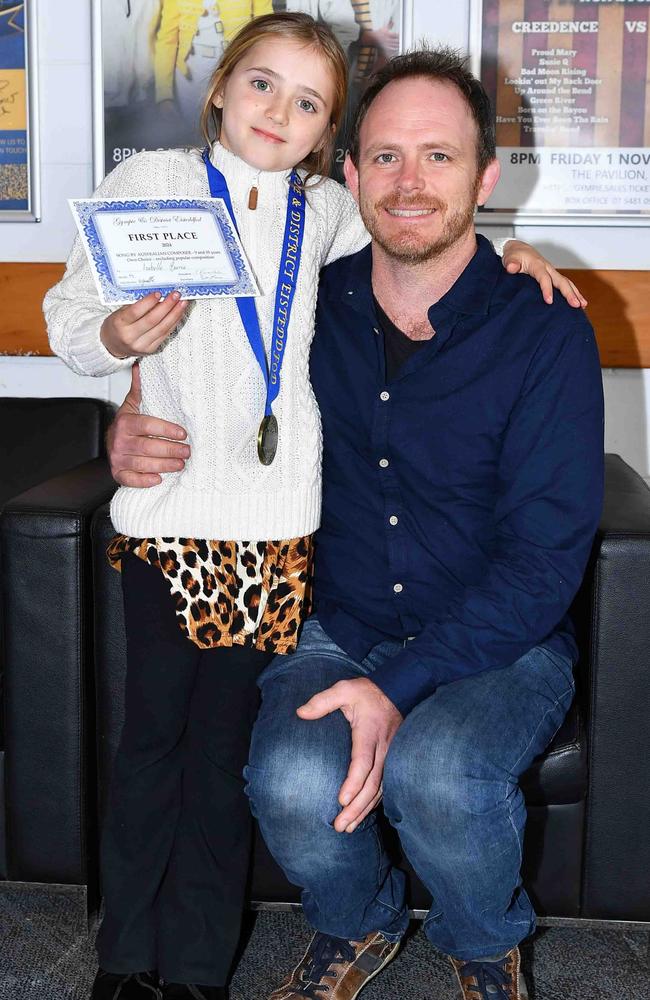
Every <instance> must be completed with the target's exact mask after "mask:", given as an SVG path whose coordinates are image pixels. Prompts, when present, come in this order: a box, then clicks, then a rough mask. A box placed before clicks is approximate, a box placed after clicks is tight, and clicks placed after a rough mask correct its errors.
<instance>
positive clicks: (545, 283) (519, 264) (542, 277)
mask: <svg viewBox="0 0 650 1000" xmlns="http://www.w3.org/2000/svg"><path fill="white" fill-rule="evenodd" d="M503 266H504V267H505V269H506V271H507V272H508V274H529V275H530V276H531V278H534V279H535V281H536V282H537V283H538V285H539V286H540V288H541V290H542V296H543V298H544V302H547V303H548V304H549V305H550V303H551V302H552V301H553V289H554V288H557V290H558V292H560V293H561V294H562V295H563V296H564V298H565V299H566V300H567V302H568V303H569V305H570V306H573V307H574V308H575V309H584V308H585V306H586V305H587V300H586V298H585V297H584V295H583V294H582V293H581V291H580V290H579V288H577V287H576V285H574V284H573V282H572V281H570V280H569V278H565V276H564V275H563V274H560V272H559V271H557V270H556V269H555V268H554V267H553V265H552V264H551V263H549V261H547V259H546V257H543V256H542V255H541V253H538V252H537V250H535V248H534V247H531V246H530V245H529V244H528V243H524V242H523V240H508V242H507V243H506V245H505V247H504V248H503Z"/></svg>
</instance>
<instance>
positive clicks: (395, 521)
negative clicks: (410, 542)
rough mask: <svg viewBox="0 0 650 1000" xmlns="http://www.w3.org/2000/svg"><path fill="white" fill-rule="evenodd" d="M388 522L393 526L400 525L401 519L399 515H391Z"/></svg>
mask: <svg viewBox="0 0 650 1000" xmlns="http://www.w3.org/2000/svg"><path fill="white" fill-rule="evenodd" d="M388 520H389V522H390V523H391V524H392V525H396V524H399V517H398V516H397V514H391V516H390V517H389V518H388Z"/></svg>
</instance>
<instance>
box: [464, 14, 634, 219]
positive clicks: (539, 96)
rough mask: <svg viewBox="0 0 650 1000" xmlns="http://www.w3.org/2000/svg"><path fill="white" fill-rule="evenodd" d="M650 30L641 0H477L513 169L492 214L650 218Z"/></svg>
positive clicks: (501, 151)
mask: <svg viewBox="0 0 650 1000" xmlns="http://www.w3.org/2000/svg"><path fill="white" fill-rule="evenodd" d="M649 36H650V4H648V3H644V2H639V0H616V3H604V2H602V0H601V2H599V0H575V2H574V0H472V53H473V58H474V67H473V68H474V71H475V73H476V74H477V75H478V76H480V78H481V80H482V81H483V83H484V85H485V87H486V89H487V91H488V94H489V95H490V99H491V101H492V102H493V106H494V112H495V124H496V140H497V155H498V157H499V160H500V162H501V171H502V174H501V180H500V182H499V184H498V185H497V187H496V189H495V191H494V194H493V195H492V197H491V198H490V202H489V205H488V207H487V208H486V209H483V210H480V219H481V223H484V222H488V223H489V222H490V221H493V222H495V223H496V222H498V223H503V222H506V221H507V222H512V221H526V222H528V223H531V224H534V223H536V222H537V223H541V224H549V223H551V224H552V223H555V224H561V225H566V224H567V216H568V217H574V218H576V219H579V220H580V225H590V224H594V225H599V224H601V221H602V219H603V218H607V219H610V220H612V219H615V220H616V225H649V224H650V89H649V87H650V46H649V40H650V39H649ZM610 224H611V223H610Z"/></svg>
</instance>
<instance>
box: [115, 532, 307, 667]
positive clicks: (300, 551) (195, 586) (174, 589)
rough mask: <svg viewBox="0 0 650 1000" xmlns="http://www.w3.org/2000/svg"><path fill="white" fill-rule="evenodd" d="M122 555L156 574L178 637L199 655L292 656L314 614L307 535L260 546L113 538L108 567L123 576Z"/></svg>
mask: <svg viewBox="0 0 650 1000" xmlns="http://www.w3.org/2000/svg"><path fill="white" fill-rule="evenodd" d="M127 552H132V553H133V554H134V555H135V556H138V557H139V558H140V559H144V561H145V562H148V563H149V564H150V565H151V566H155V567H156V568H157V569H159V570H160V571H161V573H162V574H163V576H164V578H165V580H166V581H167V584H168V586H169V589H170V592H171V595H172V598H173V600H174V604H175V609H176V618H177V621H178V624H179V626H180V628H181V631H182V632H183V634H184V635H185V636H187V638H188V639H190V640H191V641H192V642H194V643H195V644H196V645H197V646H200V647H201V648H202V649H213V648H215V647H217V646H252V647H254V648H255V649H261V650H264V651H265V652H268V653H292V652H293V651H294V650H295V648H296V645H297V642H298V630H299V628H300V625H301V623H302V621H303V620H304V619H305V618H306V617H307V615H308V614H309V612H310V610H311V580H312V558H313V536H312V535H307V536H305V537H304V538H291V539H289V540H284V541H265V542H218V541H205V540H203V539H197V538H129V537H127V536H126V535H117V536H116V537H115V538H114V539H113V540H112V541H111V543H110V545H109V546H108V549H107V555H108V559H109V562H110V563H111V565H112V566H114V567H115V568H116V569H118V570H119V569H121V560H122V556H123V555H125V554H126V553H127Z"/></svg>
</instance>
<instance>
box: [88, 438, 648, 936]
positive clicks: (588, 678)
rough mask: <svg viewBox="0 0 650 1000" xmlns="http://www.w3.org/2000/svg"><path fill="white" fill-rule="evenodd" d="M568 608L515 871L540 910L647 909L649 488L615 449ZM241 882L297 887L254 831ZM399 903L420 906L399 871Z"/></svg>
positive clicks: (110, 635)
mask: <svg viewBox="0 0 650 1000" xmlns="http://www.w3.org/2000/svg"><path fill="white" fill-rule="evenodd" d="M111 534H112V528H111V525H110V520H109V518H108V509H107V507H104V508H102V509H100V510H98V511H97V514H96V515H95V517H94V519H93V526H92V535H93V557H94V561H95V569H94V579H95V622H94V627H95V670H96V684H97V737H98V769H99V795H100V809H103V804H104V801H105V796H106V790H107V785H108V780H109V774H110V766H111V758H112V755H113V753H114V750H115V747H116V742H117V738H118V733H119V728H120V724H121V717H122V696H121V689H122V677H123V672H124V627H123V621H122V608H121V602H120V585H119V576H118V574H117V573H115V571H114V570H112V569H110V568H109V567H107V564H106V558H105V549H106V545H107V543H108V541H109V539H110V537H111ZM574 613H575V620H576V623H577V627H578V631H579V634H580V648H581V659H580V664H579V667H578V674H577V676H578V694H577V697H576V700H575V703H574V705H573V707H572V708H571V710H570V712H569V714H568V716H567V719H566V721H565V723H564V725H563V726H562V728H561V730H560V732H559V733H558V734H557V736H556V738H555V739H554V741H553V743H552V744H551V746H550V747H549V749H548V751H547V752H546V754H545V755H544V756H543V757H542V758H540V759H539V760H538V761H537V762H536V763H535V764H534V766H533V767H532V768H531V769H530V771H529V772H528V773H527V774H526V776H525V780H524V789H525V794H526V801H527V805H528V817H529V818H528V825H527V833H526V843H525V852H524V872H525V881H526V885H527V887H528V888H529V890H530V892H531V894H532V896H533V898H534V900H535V903H536V906H537V910H538V912H539V913H540V914H544V915H548V916H553V917H590V918H593V919H608V920H614V919H615V920H635V921H650V836H649V835H648V833H647V831H648V830H649V829H650V795H649V792H650V778H649V777H648V773H647V760H648V759H649V757H650V724H649V723H648V715H649V714H650V490H649V489H648V488H647V486H646V485H645V483H644V481H643V480H642V479H641V477H640V476H638V475H637V474H636V473H635V472H634V471H633V470H632V469H631V468H630V467H629V466H628V465H626V464H625V462H623V461H622V459H620V458H619V457H618V456H617V455H609V456H607V472H606V501H605V509H604V512H603V517H602V522H601V527H600V532H599V535H598V538H597V540H596V543H595V545H594V550H593V555H592V559H591V563H590V565H589V568H588V571H587V573H586V576H585V581H584V584H583V587H582V590H581V592H580V593H579V594H578V596H577V598H576V601H575V604H574ZM406 867H407V868H408V865H407V866H406ZM250 895H251V898H252V899H253V900H254V901H257V902H264V903H276V904H277V903H287V902H297V901H298V900H299V895H298V892H297V890H296V889H295V888H294V887H293V886H291V885H289V883H288V882H287V881H286V879H285V878H284V876H283V874H282V873H281V871H280V870H279V868H278V867H277V866H276V865H275V863H274V862H273V860H272V858H271V857H270V855H269V854H268V852H267V850H266V848H265V847H264V844H263V842H262V841H261V838H260V837H259V836H257V837H256V844H255V858H254V866H253V872H252V877H251V889H250ZM410 902H411V905H412V907H413V908H414V909H416V910H423V909H426V908H427V907H428V905H429V900H428V897H427V894H426V891H425V890H424V888H423V887H422V885H421V884H420V883H419V881H418V880H417V878H416V877H415V876H414V875H413V873H412V872H411V876H410Z"/></svg>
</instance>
